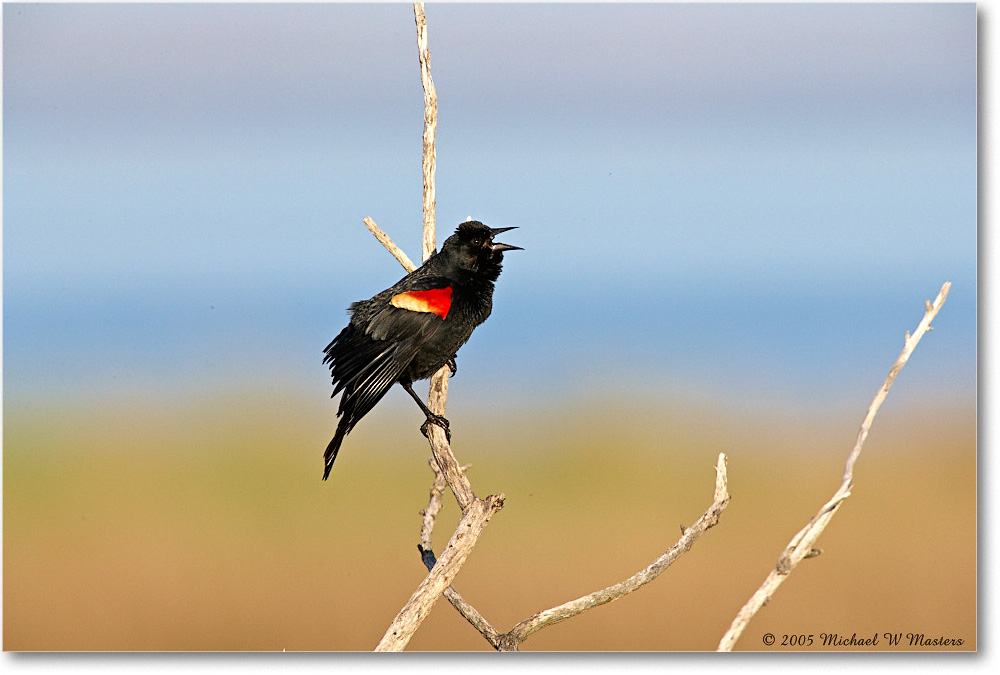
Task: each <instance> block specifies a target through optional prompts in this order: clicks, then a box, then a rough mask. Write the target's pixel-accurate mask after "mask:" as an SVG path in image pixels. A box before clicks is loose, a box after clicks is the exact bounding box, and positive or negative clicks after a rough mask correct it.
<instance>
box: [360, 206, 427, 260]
mask: <svg viewBox="0 0 1000 675" xmlns="http://www.w3.org/2000/svg"><path fill="white" fill-rule="evenodd" d="M364 223H365V227H367V228H368V231H369V232H371V233H372V234H374V235H375V238H376V239H378V240H379V241H380V242H381V243H382V245H383V246H385V247H386V249H388V250H389V253H391V254H392V257H394V258H395V259H396V260H398V261H399V264H400V265H402V266H403V269H405V270H406V271H407V272H412V271H413V270H415V269H417V266H416V265H414V264H413V261H412V260H410V257H409V256H408V255H406V253H404V252H403V249H401V248H399V247H398V246H396V242H394V241H393V240H392V239H391V238H390V237H389V235H387V234H386V233H385V232H383V231H382V228H380V227H379V226H378V225H376V224H375V221H374V220H372V219H371V218H369V217H368V216H365V220H364Z"/></svg>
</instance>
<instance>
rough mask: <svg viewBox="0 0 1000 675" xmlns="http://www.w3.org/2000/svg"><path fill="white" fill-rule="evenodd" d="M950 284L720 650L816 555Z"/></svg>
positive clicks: (908, 344)
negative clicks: (836, 472)
mask: <svg viewBox="0 0 1000 675" xmlns="http://www.w3.org/2000/svg"><path fill="white" fill-rule="evenodd" d="M950 288H951V283H950V282H945V284H944V285H943V286H942V287H941V291H940V292H939V293H938V295H937V298H936V299H935V300H934V303H933V304H931V303H930V302H928V303H926V313H925V314H924V318H923V319H922V320H921V321H920V324H919V325H918V326H917V330H916V331H915V332H914V333H913V335H910V334H909V333H907V334H906V341H905V344H904V345H903V351H902V352H900V354H899V358H897V359H896V363H895V364H893V366H892V369H890V370H889V374H888V375H887V376H886V378H885V381H884V382H883V383H882V386H881V387H880V388H879V390H878V393H876V394H875V398H874V399H873V400H872V403H871V405H870V406H869V407H868V414H867V415H865V419H864V421H863V422H862V423H861V429H860V430H859V431H858V438H857V441H856V442H855V444H854V449H853V450H852V451H851V454H850V455H849V456H848V458H847V464H846V465H845V467H844V476H843V481H842V483H841V485H840V488H839V489H838V490H837V491H836V492H835V493H834V495H833V497H832V498H831V499H830V500H829V501H828V502H827V503H826V504H824V505H823V507H822V508H821V509H820V510H819V512H817V513H816V515H814V516H813V517H812V519H811V520H810V521H809V522H808V523H807V524H806V526H805V527H803V528H802V529H801V530H799V532H798V533H797V534H796V535H795V536H794V537H792V540H791V541H790V542H789V543H788V546H787V547H786V548H785V550H784V551H783V552H782V554H781V557H779V558H778V563H777V564H776V565H775V566H774V569H772V570H771V572H770V574H768V575H767V578H766V579H765V580H764V583H763V584H761V586H760V588H758V589H757V591H756V592H755V593H754V594H753V595H752V596H751V597H750V599H749V600H747V603H746V604H745V605H744V606H743V608H742V609H740V611H739V613H738V614H737V615H736V618H735V619H733V623H732V625H730V626H729V630H728V631H726V634H725V635H723V636H722V640H721V641H720V642H719V647H718V651H727V652H728V651H732V649H733V647H734V646H735V645H736V641H737V640H739V639H740V636H741V635H742V634H743V631H744V630H745V629H746V627H747V624H749V623H750V619H752V618H753V617H754V615H756V614H757V612H758V611H760V608H761V607H763V606H764V605H765V604H766V603H767V601H768V600H770V599H771V596H772V595H774V593H775V591H777V590H778V587H779V586H780V585H781V584H782V583H783V582H784V581H785V578H786V577H788V575H789V574H790V573H791V571H792V570H793V569H795V567H796V566H797V565H798V564H799V563H800V562H801V561H802V560H803V559H804V558H809V557H813V556H815V555H817V554H816V553H814V551H815V550H818V549H814V548H813V544H815V543H816V540H817V539H818V538H819V535H820V534H821V533H822V532H823V530H824V529H826V526H827V524H829V522H830V520H831V519H832V518H833V516H834V514H835V513H837V510H838V509H839V508H840V505H841V504H843V502H844V500H845V499H847V498H848V497H849V496H850V495H851V486H852V484H853V482H854V464H855V463H856V462H857V461H858V457H859V456H860V454H861V448H862V446H863V445H864V442H865V439H866V438H867V437H868V430H869V429H870V428H871V425H872V422H873V421H874V419H875V413H877V412H878V409H879V407H880V406H881V405H882V401H884V400H885V397H886V395H887V394H888V393H889V387H891V386H892V383H893V381H894V380H895V379H896V375H898V374H899V371H900V370H901V369H902V368H903V366H904V365H906V362H907V360H908V359H909V358H910V354H912V353H913V350H914V349H916V347H917V343H918V342H920V338H921V337H923V335H924V333H926V332H927V331H929V330H931V321H933V320H934V317H936V316H937V313H938V311H940V309H941V306H942V305H943V304H944V301H945V298H947V297H948V290H949V289H950Z"/></svg>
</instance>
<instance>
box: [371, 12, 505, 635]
mask: <svg viewBox="0 0 1000 675" xmlns="http://www.w3.org/2000/svg"><path fill="white" fill-rule="evenodd" d="M413 16H414V19H415V20H416V24H417V50H418V52H419V56H420V80H421V82H422V83H423V86H424V138H423V145H424V154H423V175H424V199H423V213H424V219H423V220H424V223H423V225H424V232H423V259H424V260H425V261H426V260H427V259H428V258H429V257H430V256H431V255H432V254H433V253H434V251H435V249H436V248H437V240H436V237H435V226H434V207H435V199H434V169H435V150H434V138H435V135H436V129H437V93H436V91H435V90H434V82H433V80H431V71H430V57H431V56H430V52H429V51H428V49H427V19H426V17H425V16H424V6H423V3H420V2H416V3H414V4H413ZM365 224H366V225H367V226H368V227H369V229H372V227H371V225H369V224H368V223H367V222H366V223H365ZM372 232H374V230H372ZM397 259H398V257H397ZM403 264H404V265H405V263H403ZM449 373H450V369H449V368H448V366H442V367H441V369H440V370H438V372H437V373H435V374H434V375H433V376H432V377H431V387H430V393H429V394H428V397H427V406H428V407H429V408H430V409H431V411H433V412H434V413H436V414H438V415H444V413H445V406H446V403H447V396H448V376H449ZM427 439H428V442H429V443H430V446H431V451H432V452H433V453H434V459H435V460H436V462H437V465H438V467H440V469H441V471H442V473H443V474H444V476H445V480H446V481H447V483H448V486H449V487H450V488H451V491H452V493H454V495H455V498H456V499H457V500H458V504H459V506H461V508H462V519H461V520H460V521H459V523H458V527H457V528H456V529H455V532H454V534H453V535H452V537H451V540H450V541H449V542H448V545H447V547H446V548H445V551H444V552H443V553H442V554H441V557H440V558H438V559H437V560H436V561H435V562H434V563H432V564H430V565H429V567H430V570H429V572H428V574H427V577H425V578H424V581H423V582H422V583H421V584H420V586H419V587H418V588H417V590H416V591H414V592H413V595H412V596H410V599H409V601H407V603H406V604H405V605H404V606H403V608H402V609H401V610H400V611H399V613H398V614H397V615H396V617H395V618H394V619H393V621H392V623H391V624H390V625H389V628H388V630H387V631H386V632H385V635H384V636H383V637H382V640H381V641H380V642H379V644H378V646H377V647H376V648H375V650H376V651H400V650H402V649H405V648H406V645H407V644H408V643H409V641H410V638H411V637H413V634H414V633H415V632H416V630H417V628H419V627H420V624H421V623H422V622H423V620H424V618H425V617H426V616H427V614H428V613H429V612H430V611H431V608H432V607H433V606H434V603H435V602H437V599H438V598H439V597H441V595H442V594H443V593H444V592H445V590H446V589H448V588H449V587H450V586H451V582H452V580H453V579H454V578H455V575H457V574H458V571H459V570H460V569H461V567H462V565H463V564H464V563H465V560H466V558H467V557H468V556H469V553H470V552H471V551H472V548H473V547H474V546H475V545H476V541H477V540H478V539H479V535H480V534H481V533H482V531H483V528H484V527H486V524H487V523H488V522H489V520H490V518H491V517H492V516H493V514H494V513H496V512H497V511H499V510H500V509H501V508H503V501H504V496H503V495H502V494H500V495H490V496H489V497H487V498H486V499H479V498H477V497H476V494H475V492H473V490H472V485H471V484H470V483H469V479H468V478H467V477H466V476H465V472H464V471H462V468H461V466H459V464H458V461H457V460H456V459H455V456H454V455H453V454H452V452H451V445H450V444H449V443H448V438H447V435H446V434H445V432H444V430H443V429H442V428H441V427H439V426H438V425H436V424H431V425H429V426H428V428H427ZM424 515H425V521H424V522H425V527H426V526H427V525H428V522H427V513H426V512H425V514H424ZM432 515H433V514H432ZM428 539H429V531H428ZM428 543H429V541H428ZM420 548H421V558H425V555H424V553H425V550H424V548H423V546H421V547H420ZM426 553H427V554H428V555H427V556H426V560H427V561H429V557H430V555H432V554H431V552H430V550H429V548H428V549H426ZM475 614H476V615H477V616H478V612H476V613H475ZM480 618H481V617H480ZM483 624H485V620H483ZM485 625H488V624H485ZM494 632H495V631H494Z"/></svg>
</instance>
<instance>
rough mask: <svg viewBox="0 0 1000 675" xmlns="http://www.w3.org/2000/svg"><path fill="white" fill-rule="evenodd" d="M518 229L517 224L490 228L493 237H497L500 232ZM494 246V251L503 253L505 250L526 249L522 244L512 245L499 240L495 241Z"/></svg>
mask: <svg viewBox="0 0 1000 675" xmlns="http://www.w3.org/2000/svg"><path fill="white" fill-rule="evenodd" d="M516 229H517V226H516V225H515V226H513V227H491V228H490V235H491V236H493V237H495V236H497V235H498V234H502V233H504V232H509V231H510V230H516ZM492 247H493V252H494V253H501V252H503V251H523V250H524V249H523V248H521V247H520V246H511V245H510V244H501V243H499V242H493V244H492Z"/></svg>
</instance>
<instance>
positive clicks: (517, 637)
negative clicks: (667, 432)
mask: <svg viewBox="0 0 1000 675" xmlns="http://www.w3.org/2000/svg"><path fill="white" fill-rule="evenodd" d="M728 503H729V489H728V475H727V472H726V455H725V453H721V452H720V453H719V459H718V461H717V462H716V465H715V497H714V500H713V501H712V505H711V506H710V507H708V510H707V511H705V513H703V514H702V515H701V517H700V518H698V520H697V521H695V523H694V525H692V526H691V527H688V528H684V529H683V533H682V534H681V538H680V539H678V540H677V543H676V544H674V545H673V546H671V547H670V548H669V549H667V551H666V552H665V553H664V554H663V555H661V556H660V557H659V558H657V559H656V560H654V561H653V562H652V563H651V564H650V565H649V566H647V567H646V568H645V569H642V570H640V571H639V572H636V573H635V574H633V575H632V576H631V577H629V578H628V579H626V580H625V581H621V582H619V583H617V584H615V585H613V586H609V587H607V588H605V589H603V590H600V591H595V592H593V593H591V594H589V595H585V596H583V597H581V598H577V599H576V600H571V601H570V602H566V603H563V604H561V605H559V606H558V607H553V608H551V609H547V610H545V611H543V612H538V613H537V614H535V615H534V616H532V617H530V618H528V619H525V620H524V621H521V622H520V623H518V624H517V625H516V626H514V627H513V628H512V629H510V631H508V632H507V633H506V634H504V635H503V636H502V637H503V641H502V649H504V650H516V649H517V648H518V645H520V644H521V642H523V641H524V640H525V639H526V638H527V637H528V636H529V635H531V634H532V633H535V632H537V631H539V630H541V629H542V628H545V627H546V626H550V625H552V624H554V623H558V622H560V621H565V620H566V619H569V618H570V617H573V616H576V615H577V614H580V613H582V612H585V611H587V610H588V609H591V608H592V607H597V606H599V605H604V604H607V603H609V602H612V601H614V600H617V599H618V598H621V597H623V596H625V595H628V594H629V593H631V592H632V591H635V590H637V589H639V588H640V587H642V586H644V585H645V584H648V583H649V582H650V581H652V580H653V579H655V578H656V577H658V576H659V575H660V574H661V573H662V572H663V571H664V570H665V569H667V568H668V567H670V565H671V564H672V563H673V562H674V561H675V560H677V558H679V557H680V556H681V555H683V554H684V553H685V552H687V551H688V549H690V548H691V546H693V545H694V542H695V541H697V540H698V538H699V537H701V535H702V534H704V533H705V532H706V531H707V530H708V529H709V528H711V527H713V526H714V525H715V524H716V523H718V522H719V515H720V514H721V513H722V511H723V510H724V509H725V508H726V505H727V504H728Z"/></svg>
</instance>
